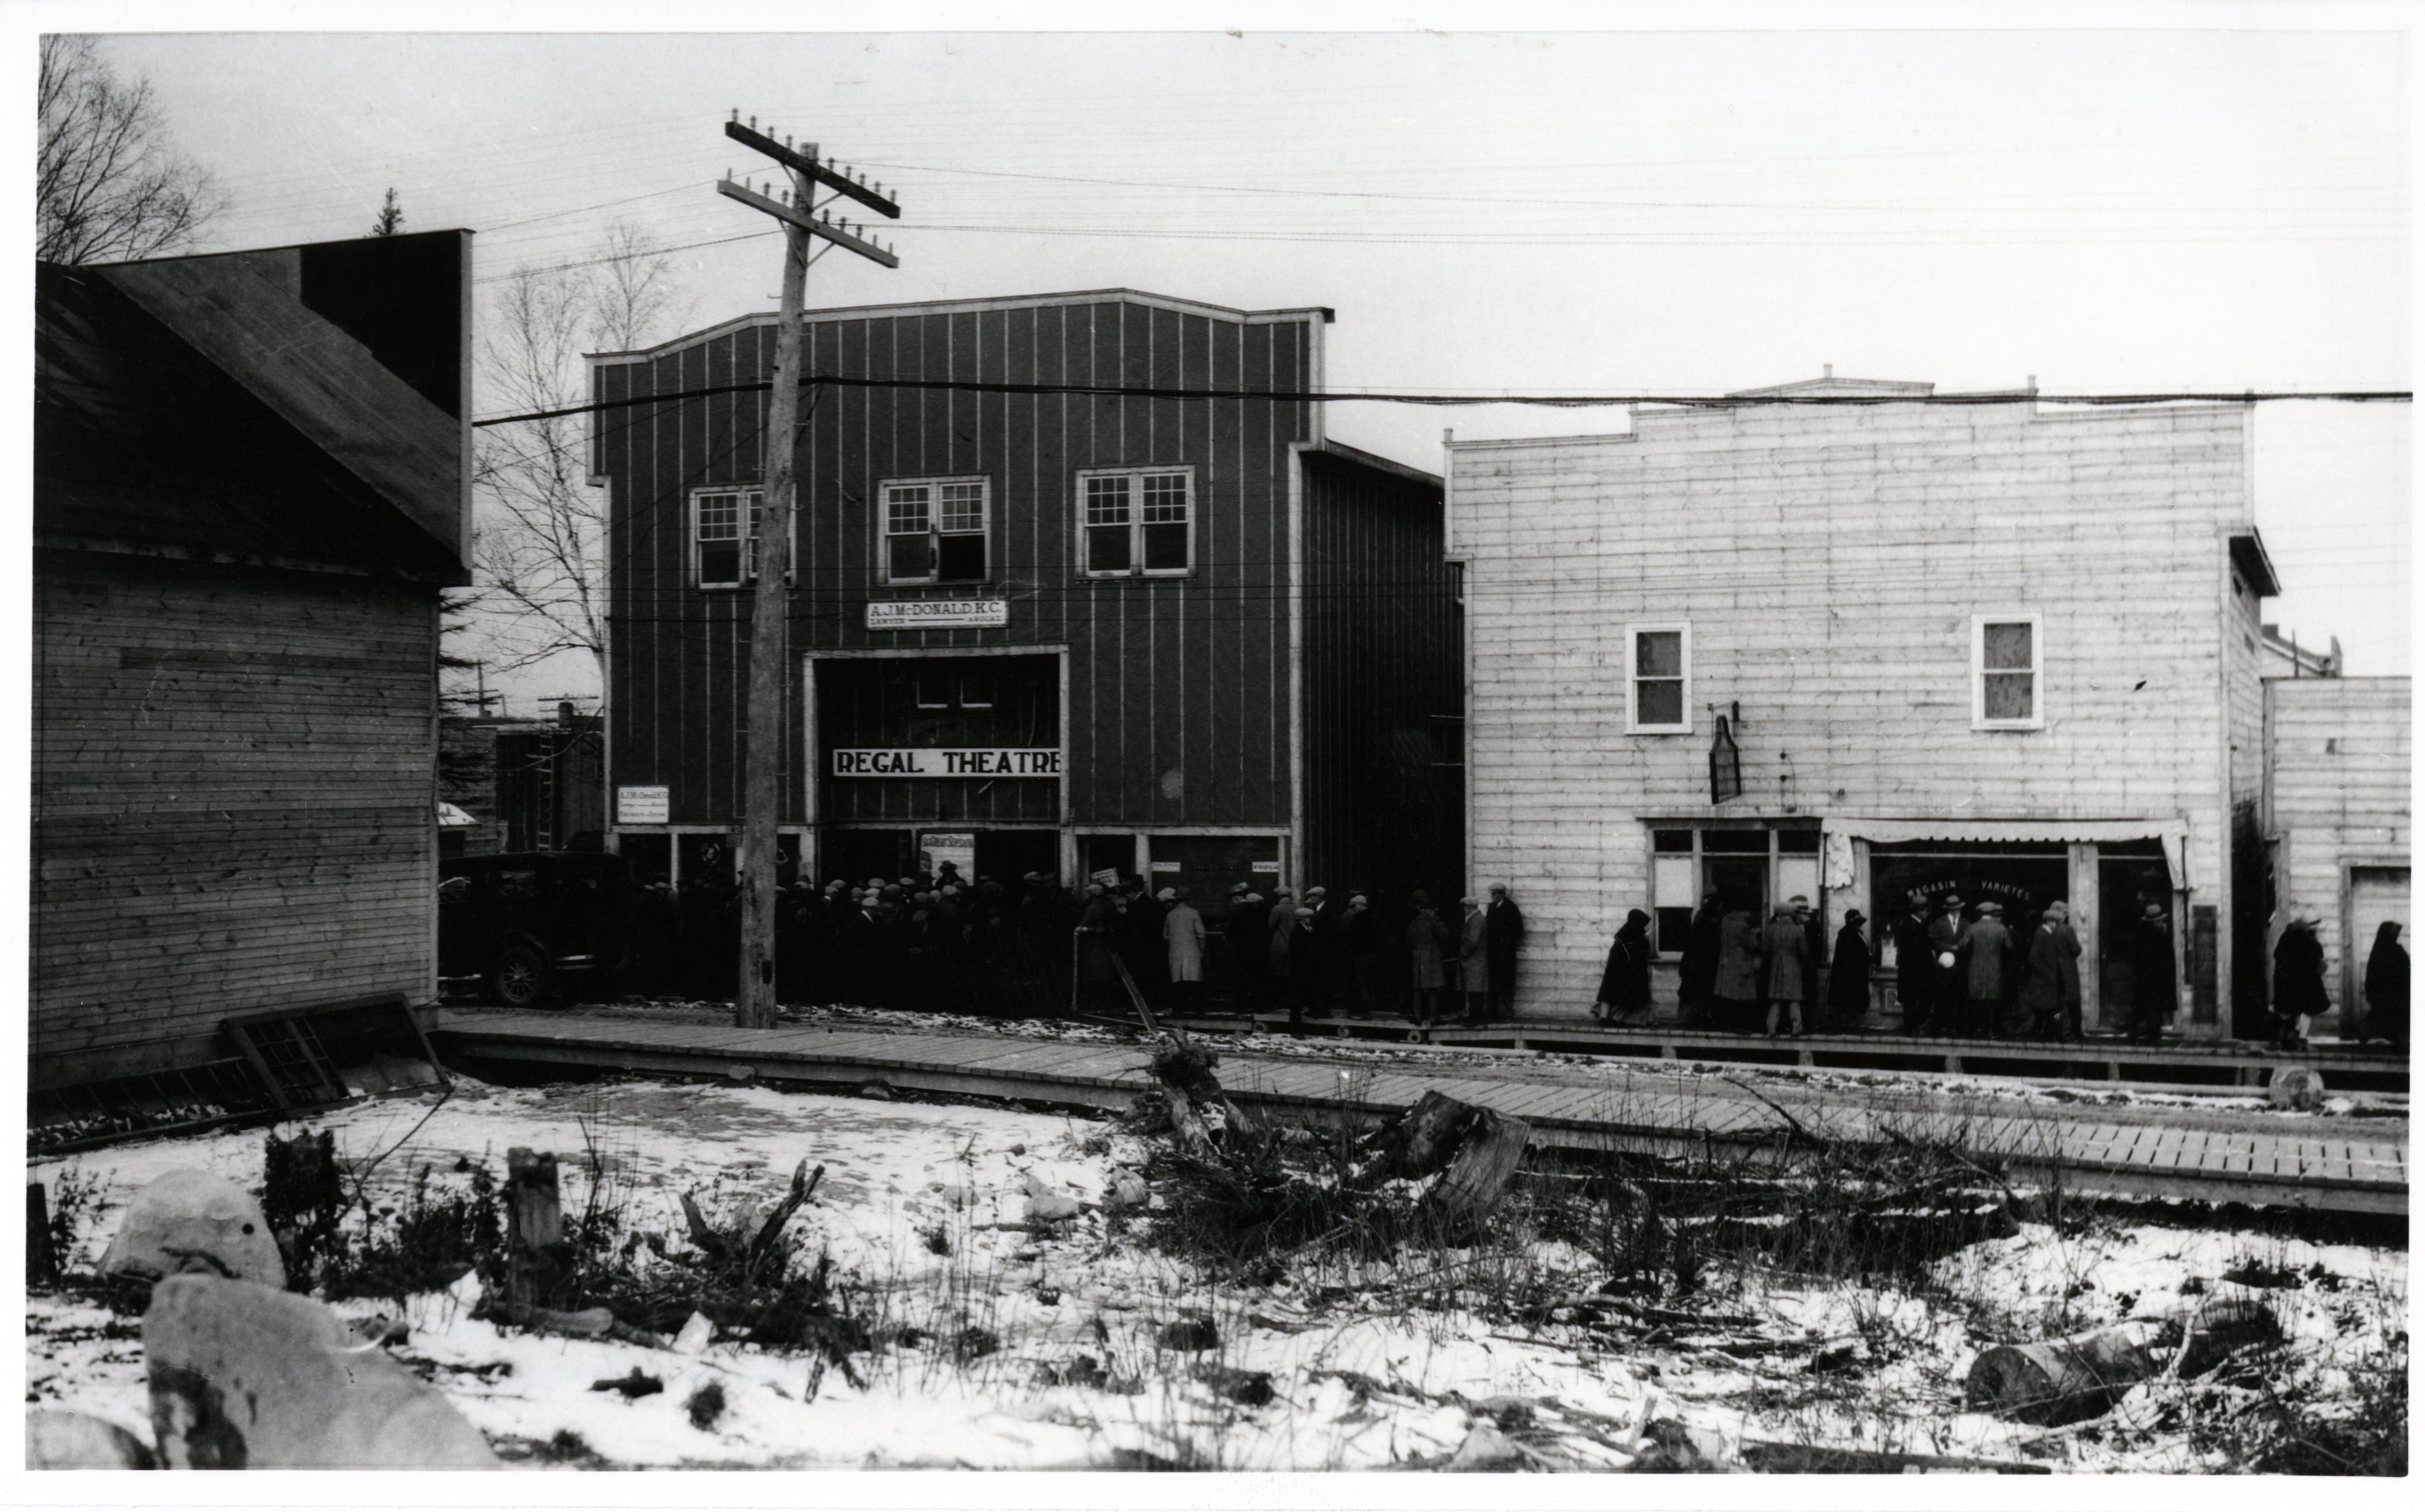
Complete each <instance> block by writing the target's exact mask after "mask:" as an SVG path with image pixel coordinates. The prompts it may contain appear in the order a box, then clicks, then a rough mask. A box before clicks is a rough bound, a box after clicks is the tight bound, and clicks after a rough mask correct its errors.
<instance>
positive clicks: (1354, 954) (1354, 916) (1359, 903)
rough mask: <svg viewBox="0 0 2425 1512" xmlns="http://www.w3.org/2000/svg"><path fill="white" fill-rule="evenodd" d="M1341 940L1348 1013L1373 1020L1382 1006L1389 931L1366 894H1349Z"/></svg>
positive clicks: (1340, 935)
mask: <svg viewBox="0 0 2425 1512" xmlns="http://www.w3.org/2000/svg"><path fill="white" fill-rule="evenodd" d="M1339 939H1340V943H1341V947H1342V949H1343V950H1344V952H1345V955H1346V957H1347V971H1346V973H1345V975H1346V997H1347V1011H1348V1012H1350V1013H1351V1014H1353V1015H1355V1016H1356V1017H1357V1018H1359V1019H1364V1018H1370V1017H1371V1016H1372V1015H1373V1011H1374V1010H1375V1009H1376V1008H1378V1007H1379V1006H1380V1003H1381V952H1382V951H1383V950H1384V949H1385V948H1387V946H1388V944H1389V930H1388V929H1387V927H1385V926H1384V925H1382V923H1381V916H1380V915H1379V914H1378V913H1375V912H1374V911H1373V900H1372V899H1371V898H1370V897H1368V896H1366V895H1365V894H1364V893H1348V894H1347V911H1346V912H1345V913H1343V914H1341V915H1340V919H1339Z"/></svg>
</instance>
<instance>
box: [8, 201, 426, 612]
mask: <svg viewBox="0 0 2425 1512" xmlns="http://www.w3.org/2000/svg"><path fill="white" fill-rule="evenodd" d="M467 237H468V233H433V234H431V235H426V236H422V237H411V238H408V237H395V238H383V239H385V240H393V241H395V242H398V243H418V244H419V245H417V246H411V247H399V248H396V249H375V250H374V251H373V252H371V253H369V254H367V255H364V254H361V253H357V252H355V251H354V250H353V249H352V247H351V245H350V244H332V255H330V256H326V257H322V256H315V255H314V253H315V251H317V250H319V249H313V248H305V249H297V250H294V251H288V252H282V253H281V252H271V253H230V254H224V255H221V256H215V257H195V258H169V259H159V260H154V261H148V262H140V263H121V264H116V265H104V266H96V267H59V266H51V265H43V266H40V267H39V268H38V270H37V277H36V304H37V311H36V343H35V354H36V365H35V375H36V376H35V413H36V441H35V481H36V488H35V528H36V533H37V539H38V542H39V543H41V544H46V545H59V546H82V547H108V548H114V549H123V550H137V551H147V552H155V553H165V554H168V555H204V556H208V557H219V558H227V559H234V560H250V561H258V562H263V563H270V564H276V565H288V566H315V567H326V568H336V569H341V570H349V571H393V572H401V573H404V574H407V575H410V576H414V577H420V578H426V579H435V580H438V581H448V582H452V581H461V580H462V579H463V576H464V573H463V570H462V556H463V553H464V544H465V539H464V533H465V525H466V521H467V511H466V509H465V494H466V488H467V475H468V467H467V458H468V451H469V448H468V445H467V432H466V429H465V413H464V411H465V410H466V408H467V407H466V406H465V405H464V404H463V403H462V402H461V399H462V387H461V386H462V383H463V380H464V378H465V376H466V375H465V373H464V371H463V368H464V364H463V363H462V362H461V361H460V348H459V345H456V349H455V353H454V355H453V356H452V357H451V359H450V355H449V346H450V345H451V344H459V342H460V340H461V339H462V338H463V337H464V336H466V335H468V327H467V323H466V322H465V321H464V320H463V318H462V315H463V314H464V309H463V303H464V289H465V280H464V275H465V274H466V273H467V272H468V270H469V260H468V255H467V253H468V248H467V246H466V245H465V242H466V239H467ZM416 269H417V272H418V276H414V275H415V273H416ZM315 284H316V289H315V288H314V285H315ZM307 291H311V292H312V293H316V295H317V296H318V298H317V303H318V304H320V305H324V306H327V307H329V309H331V310H333V311H334V312H335V313H336V314H337V315H339V316H341V317H343V318H345V320H347V321H348V322H350V323H351V324H352V325H354V326H355V327H358V328H360V329H361V330H362V332H363V334H364V335H365V336H367V337H368V338H369V339H370V340H371V341H375V342H377V344H378V347H379V348H380V349H378V350H375V349H374V347H373V346H371V345H366V343H365V340H363V339H358V337H357V335H355V334H353V333H351V332H350V331H349V330H348V329H346V327H345V326H344V325H341V324H340V323H339V320H338V319H337V318H331V316H330V314H324V313H323V312H322V310H321V309H319V308H315V307H314V300H313V298H310V297H309V294H307ZM400 369H401V370H400ZM450 394H451V396H452V397H453V398H454V399H455V403H454V404H452V405H449V404H448V403H446V402H445V401H446V400H447V398H448V397H450Z"/></svg>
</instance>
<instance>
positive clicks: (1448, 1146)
mask: <svg viewBox="0 0 2425 1512" xmlns="http://www.w3.org/2000/svg"><path fill="white" fill-rule="evenodd" d="M1481 1112H1482V1110H1481V1109H1480V1108H1477V1107H1475V1106H1474V1105H1473V1104H1472V1103H1470V1102H1458V1101H1457V1100H1456V1099H1454V1098H1453V1097H1450V1096H1448V1095H1447V1094H1446V1093H1444V1092H1425V1093H1424V1094H1423V1095H1422V1097H1421V1099H1419V1100H1418V1101H1417V1102H1416V1103H1415V1105H1414V1106H1413V1107H1411V1108H1408V1109H1407V1110H1406V1111H1405V1115H1404V1116H1403V1117H1401V1118H1399V1119H1398V1121H1397V1122H1396V1123H1395V1124H1393V1125H1391V1126H1390V1128H1389V1132H1388V1133H1387V1134H1384V1135H1383V1136H1382V1138H1381V1148H1380V1151H1379V1153H1378V1154H1376V1155H1375V1156H1374V1157H1373V1163H1372V1164H1371V1165H1369V1166H1366V1167H1365V1168H1364V1182H1365V1183H1366V1184H1367V1185H1371V1184H1374V1183H1377V1182H1386V1181H1389V1180H1392V1179H1394V1178H1399V1177H1405V1178H1409V1179H1411V1178H1415V1177H1421V1176H1429V1175H1430V1174H1431V1173H1432V1172H1434V1171H1436V1170H1438V1169H1439V1168H1440V1167H1441V1166H1445V1165H1447V1164H1448V1163H1449V1159H1450V1157H1451V1156H1452V1155H1453V1154H1454V1153H1455V1151H1456V1148H1457V1144H1458V1142H1459V1141H1460V1140H1462V1139H1464V1137H1465V1135H1466V1132H1467V1131H1468V1130H1469V1129H1471V1128H1472V1127H1473V1122H1474V1119H1475V1118H1477V1117H1478V1116H1479V1115H1480V1114H1481Z"/></svg>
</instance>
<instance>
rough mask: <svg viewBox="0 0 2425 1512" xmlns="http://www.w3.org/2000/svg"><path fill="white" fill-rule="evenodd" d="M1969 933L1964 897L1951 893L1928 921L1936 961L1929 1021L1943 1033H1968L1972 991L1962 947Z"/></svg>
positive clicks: (1929, 943)
mask: <svg viewBox="0 0 2425 1512" xmlns="http://www.w3.org/2000/svg"><path fill="white" fill-rule="evenodd" d="M1968 936H1969V925H1967V924H1965V923H1964V922H1963V920H1962V898H1961V895H1960V894H1958V893H1947V894H1945V899H1944V901H1943V902H1941V903H1939V904H1937V906H1936V913H1935V917H1934V918H1932V919H1930V920H1929V921H1928V949H1929V958H1930V960H1931V961H1932V962H1933V963H1934V964H1935V980H1934V983H1933V985H1934V987H1935V1002H1933V1003H1932V1004H1931V1005H1929V1007H1930V1011H1929V1016H1928V1017H1929V1021H1930V1023H1931V1025H1932V1026H1933V1027H1934V1028H1935V1032H1936V1033H1938V1034H1940V1035H1958V1034H1962V1033H1965V1032H1966V1031H1967V1023H1966V1022H1965V1021H1966V1020H1967V1017H1968V1015H1969V1008H1970V993H1969V989H1968V988H1967V986H1966V985H1965V983H1964V981H1963V973H1962V946H1963V942H1964V941H1966V940H1967V938H1968Z"/></svg>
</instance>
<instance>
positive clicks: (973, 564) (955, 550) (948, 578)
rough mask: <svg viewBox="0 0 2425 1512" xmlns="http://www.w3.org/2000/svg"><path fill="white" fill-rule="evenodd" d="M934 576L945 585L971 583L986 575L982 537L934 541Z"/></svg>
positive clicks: (938, 539) (962, 537) (983, 538)
mask: <svg viewBox="0 0 2425 1512" xmlns="http://www.w3.org/2000/svg"><path fill="white" fill-rule="evenodd" d="M935 545H936V551H935V576H936V577H937V578H938V579H939V580H940V581H942V582H945V583H972V582H974V581H976V580H977V579H979V578H981V577H984V576H985V575H986V539H985V537H984V536H983V535H974V536H939V537H937V538H936V539H935Z"/></svg>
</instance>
